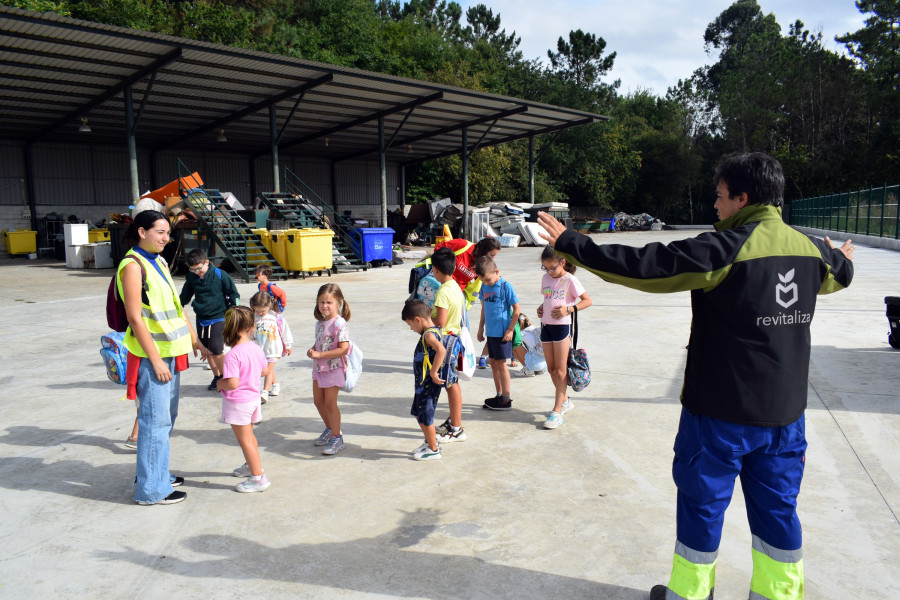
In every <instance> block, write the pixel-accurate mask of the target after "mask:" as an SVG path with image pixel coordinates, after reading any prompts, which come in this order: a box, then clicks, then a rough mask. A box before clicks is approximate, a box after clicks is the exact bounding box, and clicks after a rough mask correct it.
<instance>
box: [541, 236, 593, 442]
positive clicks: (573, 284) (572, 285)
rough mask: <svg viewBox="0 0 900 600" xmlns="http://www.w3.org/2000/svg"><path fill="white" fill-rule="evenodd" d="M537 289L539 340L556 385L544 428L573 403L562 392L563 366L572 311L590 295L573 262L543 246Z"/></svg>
mask: <svg viewBox="0 0 900 600" xmlns="http://www.w3.org/2000/svg"><path fill="white" fill-rule="evenodd" d="M541 269H543V271H544V277H543V279H542V280H541V292H542V293H543V295H544V303H543V304H542V305H541V306H538V316H539V317H540V318H541V342H542V345H543V347H544V358H545V359H546V360H547V370H548V371H549V372H550V378H551V379H552V380H553V386H554V388H555V389H556V397H555V399H554V403H553V410H552V411H550V414H549V415H548V417H547V420H546V421H545V422H544V428H545V429H556V428H557V427H559V426H560V425H562V424H563V418H562V416H563V414H564V413H566V412H568V411H570V410H572V409H573V408H574V407H575V406H574V405H573V404H572V402H571V401H570V400H569V398H568V397H567V395H566V387H567V385H568V380H567V375H566V366H567V363H568V361H569V346H570V343H571V342H570V339H569V335H570V331H571V323H572V314H573V313H574V312H575V311H578V310H584V309H585V308H587V307H588V306H590V305H591V304H592V302H591V297H590V296H588V294H587V292H586V291H584V287H583V286H582V285H581V282H580V281H578V279H576V278H575V276H574V275H573V273H574V272H575V265H573V264H570V263H569V262H568V261H566V259H564V258H563V257H562V256H560V255H559V254H557V253H556V251H555V250H553V248H552V247H550V246H546V247H545V248H544V251H543V252H542V253H541Z"/></svg>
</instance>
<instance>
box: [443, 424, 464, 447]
mask: <svg viewBox="0 0 900 600" xmlns="http://www.w3.org/2000/svg"><path fill="white" fill-rule="evenodd" d="M437 441H438V442H443V443H445V444H446V443H448V442H464V441H466V430H465V429H463V428H462V427H460V428H459V429H458V430H457V431H453V427H452V426H451V427H449V430H448V431H447V432H446V433H440V434H438V436H437Z"/></svg>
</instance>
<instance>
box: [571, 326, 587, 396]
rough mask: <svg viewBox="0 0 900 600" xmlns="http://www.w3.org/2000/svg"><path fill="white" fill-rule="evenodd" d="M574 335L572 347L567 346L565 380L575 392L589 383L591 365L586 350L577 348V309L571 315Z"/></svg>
mask: <svg viewBox="0 0 900 600" xmlns="http://www.w3.org/2000/svg"><path fill="white" fill-rule="evenodd" d="M572 321H573V330H574V335H573V337H572V347H571V348H569V360H568V364H567V365H566V380H567V383H568V384H569V386H570V387H571V388H572V390H573V391H575V392H580V391H581V390H583V389H584V388H586V387H587V386H588V385H589V384H590V383H591V367H590V365H589V364H588V357H587V352H585V351H584V349H583V348H578V311H575V314H573V315H572Z"/></svg>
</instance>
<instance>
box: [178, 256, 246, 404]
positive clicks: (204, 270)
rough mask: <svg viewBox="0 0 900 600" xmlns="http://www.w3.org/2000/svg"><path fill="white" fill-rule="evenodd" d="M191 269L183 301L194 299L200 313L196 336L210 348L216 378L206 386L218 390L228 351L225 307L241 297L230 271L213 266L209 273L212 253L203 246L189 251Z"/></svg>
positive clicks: (182, 294) (186, 259)
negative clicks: (224, 334) (211, 271)
mask: <svg viewBox="0 0 900 600" xmlns="http://www.w3.org/2000/svg"><path fill="white" fill-rule="evenodd" d="M184 262H185V264H186V265H187V268H188V270H189V271H190V272H189V273H188V274H187V277H185V279H184V287H182V288H181V294H180V298H181V305H182V306H187V305H188V302H190V301H191V298H193V299H194V303H193V307H194V314H195V315H196V316H197V337H199V338H200V342H201V343H202V344H203V345H204V346H206V347H207V348H208V349H209V366H210V368H211V369H212V372H213V380H212V382H211V383H210V384H209V386H208V387H207V389H209V390H213V391H215V389H216V384H217V383H218V381H219V379H221V378H222V364H223V362H224V356H223V355H224V353H225V338H224V337H223V333H224V331H225V311H226V310H227V309H228V308H229V307H231V306H237V305H238V304H239V303H240V301H241V298H240V296H239V295H238V291H237V287H235V285H234V281H233V280H232V279H231V277H230V276H229V275H228V273H225V272H223V271H222V270H220V269H218V268H216V267H213V268H212V270H213V273H211V274H210V268H209V257H207V256H206V252H204V251H203V250H201V249H200V248H195V249H193V250H191V251H190V252H188V254H187V256H186V257H185V259H184Z"/></svg>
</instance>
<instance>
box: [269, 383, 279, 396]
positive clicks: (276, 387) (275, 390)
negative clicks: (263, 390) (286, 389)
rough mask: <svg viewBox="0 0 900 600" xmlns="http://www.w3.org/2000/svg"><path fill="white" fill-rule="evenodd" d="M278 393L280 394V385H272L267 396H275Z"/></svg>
mask: <svg viewBox="0 0 900 600" xmlns="http://www.w3.org/2000/svg"><path fill="white" fill-rule="evenodd" d="M280 393H281V384H280V383H273V384H272V389H271V390H269V395H270V396H277V395H278V394H280Z"/></svg>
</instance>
